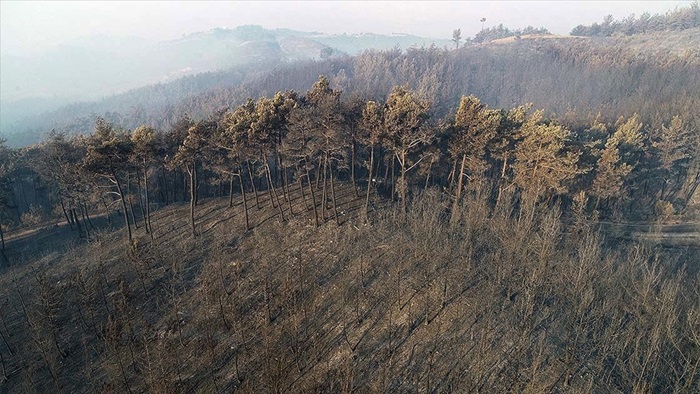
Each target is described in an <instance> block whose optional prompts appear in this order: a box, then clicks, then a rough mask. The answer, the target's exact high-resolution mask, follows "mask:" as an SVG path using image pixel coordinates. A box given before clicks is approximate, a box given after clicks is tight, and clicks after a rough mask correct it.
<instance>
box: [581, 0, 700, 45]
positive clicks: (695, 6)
mask: <svg viewBox="0 0 700 394" xmlns="http://www.w3.org/2000/svg"><path fill="white" fill-rule="evenodd" d="M695 27H700V3H698V2H697V1H695V2H693V3H692V4H691V5H690V6H689V7H684V8H677V9H675V10H674V11H669V12H667V13H666V14H664V15H661V14H654V15H651V14H649V13H648V12H645V13H643V14H642V15H640V16H639V18H635V15H634V14H632V15H630V16H628V17H627V18H623V19H622V20H619V21H618V20H615V19H614V18H613V16H612V15H608V16H606V17H605V18H604V19H603V22H602V23H600V24H599V23H593V24H592V25H590V26H585V25H578V26H576V27H574V28H573V30H571V35H573V36H589V37H610V36H612V35H614V34H623V35H627V36H629V35H632V34H642V33H649V32H654V31H668V30H686V29H692V28H695Z"/></svg>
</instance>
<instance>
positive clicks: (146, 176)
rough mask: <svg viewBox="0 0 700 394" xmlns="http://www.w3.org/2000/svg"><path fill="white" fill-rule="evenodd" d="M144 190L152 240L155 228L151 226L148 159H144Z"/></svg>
mask: <svg viewBox="0 0 700 394" xmlns="http://www.w3.org/2000/svg"><path fill="white" fill-rule="evenodd" d="M143 191H144V193H145V196H144V197H145V198H146V204H145V205H146V231H148V233H149V234H150V235H151V240H152V239H153V228H152V227H151V199H150V197H149V196H148V165H147V164H146V159H143Z"/></svg>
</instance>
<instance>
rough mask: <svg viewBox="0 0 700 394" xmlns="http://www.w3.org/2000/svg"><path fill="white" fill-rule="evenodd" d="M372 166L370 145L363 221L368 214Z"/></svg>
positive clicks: (372, 156) (372, 152)
mask: <svg viewBox="0 0 700 394" xmlns="http://www.w3.org/2000/svg"><path fill="white" fill-rule="evenodd" d="M373 167H374V145H372V146H370V154H369V175H367V195H366V196H365V221H367V215H368V214H369V193H370V191H371V190H372V169H373Z"/></svg>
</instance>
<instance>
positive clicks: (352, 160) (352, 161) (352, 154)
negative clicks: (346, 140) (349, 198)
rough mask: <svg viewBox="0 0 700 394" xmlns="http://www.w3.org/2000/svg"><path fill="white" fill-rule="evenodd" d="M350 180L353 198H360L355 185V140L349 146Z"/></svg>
mask: <svg viewBox="0 0 700 394" xmlns="http://www.w3.org/2000/svg"><path fill="white" fill-rule="evenodd" d="M350 149H351V152H350V179H351V180H352V190H353V191H354V192H355V197H357V198H360V193H359V192H358V191H357V184H356V183H355V140H354V139H353V140H352V144H350Z"/></svg>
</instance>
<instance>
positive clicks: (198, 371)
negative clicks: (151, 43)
mask: <svg viewBox="0 0 700 394" xmlns="http://www.w3.org/2000/svg"><path fill="white" fill-rule="evenodd" d="M693 7H696V4H695V5H693V6H692V7H691V9H694V8H693ZM668 15H672V14H668ZM699 33H700V30H698V29H697V28H695V29H687V30H685V31H683V32H671V33H663V34H671V36H670V37H673V38H672V39H671V40H674V41H675V42H676V44H677V45H678V46H675V47H674V46H668V47H664V48H661V47H659V45H655V44H653V43H650V41H654V42H658V40H657V36H655V35H654V34H662V33H653V34H652V35H638V36H630V37H609V38H551V37H550V38H545V37H536V36H533V37H520V39H517V38H514V39H512V40H510V41H505V42H503V41H502V42H492V43H484V44H469V45H464V46H462V47H459V48H457V45H455V48H454V49H449V50H448V49H441V48H437V47H429V48H412V49H409V50H406V51H402V50H400V49H398V48H396V49H393V50H386V51H367V52H365V53H363V54H360V55H358V56H354V57H339V58H334V59H327V60H323V61H307V62H303V63H296V64H290V65H286V66H284V67H275V68H274V70H266V69H259V70H255V69H254V68H250V69H245V68H238V69H236V70H233V71H227V72H219V73H210V74H206V75H200V76H197V77H189V78H188V79H183V80H181V81H179V82H177V83H174V84H166V85H157V86H150V87H145V88H142V89H139V90H135V91H132V92H130V93H128V94H125V95H121V96H115V97H113V98H109V99H106V100H104V101H102V102H98V103H92V104H90V103H85V104H76V105H75V106H73V107H71V108H69V109H66V110H61V111H58V112H55V113H53V114H52V115H51V116H52V117H53V118H52V120H51V122H58V123H57V124H63V126H62V127H60V128H55V129H54V130H52V131H50V132H48V134H47V135H46V137H45V138H43V139H42V140H41V141H39V142H37V143H34V144H31V145H27V146H24V147H19V148H18V147H11V146H8V144H7V143H6V142H5V141H3V142H2V143H0V240H1V241H2V248H1V255H0V289H2V290H1V291H0V323H1V324H0V340H1V341H2V343H0V364H1V367H2V375H0V391H5V390H7V391H8V392H21V391H25V392H46V391H57V392H95V391H99V392H107V393H110V392H113V393H117V392H119V393H123V392H128V393H134V392H159V393H171V392H188V393H189V392H202V393H204V392H207V393H208V392H230V391H242V392H261V391H262V392H275V393H278V392H345V393H350V392H353V391H362V392H404V391H426V392H465V391H478V392H509V391H516V392H525V391H527V392H560V391H571V392H638V393H642V392H677V393H691V392H698V391H699V390H700V270H699V269H698V266H697V262H698V261H700V250H698V248H697V242H696V243H695V244H694V246H693V245H691V246H684V247H681V246H674V245H673V244H671V243H669V242H663V241H664V237H665V236H666V233H664V230H665V228H666V227H668V225H669V224H670V223H672V222H676V221H680V222H681V223H695V222H696V221H697V220H698V218H699V217H700V191H699V189H700V116H699V115H698V113H697V111H696V110H694V108H697V107H700V94H699V93H698V92H700V77H699V75H700V73H699V71H700V53H699V52H698V50H697V47H696V48H695V49H692V48H693V47H692V46H691V47H688V46H687V44H688V42H694V41H693V40H697V39H698V34H699ZM455 36H457V35H455ZM650 37H651V38H650ZM687 48H691V49H687ZM171 96H172V97H171ZM97 114H102V115H101V116H98V115H97ZM76 116H77V117H78V119H76V118H75V117H76ZM43 121H46V122H49V121H48V120H43ZM39 124H41V123H35V125H39ZM48 124H49V123H44V124H43V126H42V127H44V126H46V125H48ZM37 127H38V126H37ZM44 131H47V130H44ZM38 136H39V134H35V135H34V136H31V137H29V138H30V139H31V138H36V137H38ZM625 225H634V226H637V227H634V228H644V231H643V233H644V234H645V237H642V236H637V235H635V234H631V233H630V231H623V230H619V228H623V227H624V226H625ZM616 226H617V227H616ZM621 226H622V227H621ZM695 241H697V239H696V240H695Z"/></svg>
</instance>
